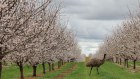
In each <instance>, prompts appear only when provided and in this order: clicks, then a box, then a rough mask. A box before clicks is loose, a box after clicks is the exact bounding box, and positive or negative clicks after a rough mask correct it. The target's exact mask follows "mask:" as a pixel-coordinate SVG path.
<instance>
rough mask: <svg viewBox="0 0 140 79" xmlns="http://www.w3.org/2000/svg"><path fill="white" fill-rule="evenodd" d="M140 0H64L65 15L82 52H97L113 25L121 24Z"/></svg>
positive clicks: (133, 10)
mask: <svg viewBox="0 0 140 79" xmlns="http://www.w3.org/2000/svg"><path fill="white" fill-rule="evenodd" d="M138 7H139V1H138V0H64V8H63V14H62V15H63V16H64V17H65V18H68V21H69V23H68V26H69V27H71V28H72V29H73V31H74V32H76V37H77V39H78V43H79V46H80V47H81V49H82V53H85V54H86V55H88V54H89V53H95V52H96V51H97V50H98V46H99V45H100V44H101V43H102V42H103V40H104V38H105V36H106V35H108V34H111V33H112V29H113V26H116V25H118V24H120V23H121V22H122V21H123V20H124V19H125V18H127V15H128V14H129V10H131V12H135V11H136V10H137V8H138Z"/></svg>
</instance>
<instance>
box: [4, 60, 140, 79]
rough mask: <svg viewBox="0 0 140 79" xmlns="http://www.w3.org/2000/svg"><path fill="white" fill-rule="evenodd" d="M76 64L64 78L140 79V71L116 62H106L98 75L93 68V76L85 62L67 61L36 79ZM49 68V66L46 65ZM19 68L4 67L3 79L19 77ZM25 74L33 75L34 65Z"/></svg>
mask: <svg viewBox="0 0 140 79" xmlns="http://www.w3.org/2000/svg"><path fill="white" fill-rule="evenodd" d="M74 64H76V69H75V70H74V71H72V72H71V73H70V74H68V75H65V77H64V79H140V71H139V72H132V71H130V70H129V69H127V68H122V67H120V66H118V65H116V64H114V63H111V62H106V63H105V64H104V65H102V66H101V67H100V68H99V72H100V74H99V75H98V74H97V72H96V69H95V68H94V69H93V70H92V74H91V76H89V70H90V68H87V67H86V66H85V63H83V62H80V63H67V64H65V65H64V66H62V67H61V68H60V69H56V70H55V71H53V72H48V71H47V73H46V75H44V76H43V77H37V78H36V79H52V78H54V77H56V76H58V75H59V74H62V72H64V71H67V70H68V69H70V68H71V67H72V66H73V65H74ZM46 67H47V70H48V66H47V65H46ZM37 74H42V66H41V65H39V66H38V69H37ZM19 75H20V74H19V68H18V67H17V66H14V65H12V66H10V67H7V68H4V69H3V72H2V79H19V78H20V77H19ZM24 75H25V76H26V77H27V76H29V77H31V76H32V67H29V66H25V67H24Z"/></svg>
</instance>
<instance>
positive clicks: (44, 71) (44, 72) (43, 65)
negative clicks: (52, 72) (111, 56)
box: [42, 62, 46, 74]
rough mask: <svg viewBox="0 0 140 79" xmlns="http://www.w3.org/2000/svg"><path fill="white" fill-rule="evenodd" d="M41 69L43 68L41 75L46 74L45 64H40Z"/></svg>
mask: <svg viewBox="0 0 140 79" xmlns="http://www.w3.org/2000/svg"><path fill="white" fill-rule="evenodd" d="M42 67H43V74H46V67H45V62H43V63H42Z"/></svg>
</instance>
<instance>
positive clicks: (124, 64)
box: [124, 59, 126, 67]
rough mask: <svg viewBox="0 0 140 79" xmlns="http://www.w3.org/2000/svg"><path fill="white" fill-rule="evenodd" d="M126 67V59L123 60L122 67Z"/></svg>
mask: <svg viewBox="0 0 140 79" xmlns="http://www.w3.org/2000/svg"><path fill="white" fill-rule="evenodd" d="M125 66H126V59H124V67H125Z"/></svg>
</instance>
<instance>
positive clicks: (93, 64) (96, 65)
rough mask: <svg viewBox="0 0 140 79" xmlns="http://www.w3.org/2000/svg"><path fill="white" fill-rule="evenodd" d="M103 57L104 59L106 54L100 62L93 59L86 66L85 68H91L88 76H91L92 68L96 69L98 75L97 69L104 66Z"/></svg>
mask: <svg viewBox="0 0 140 79" xmlns="http://www.w3.org/2000/svg"><path fill="white" fill-rule="evenodd" d="M105 57H106V54H104V57H103V59H102V60H101V59H96V58H93V59H91V60H90V61H89V62H88V63H87V64H86V66H87V67H91V69H90V73H89V75H91V71H92V68H93V67H96V69H97V73H98V74H99V72H98V68H99V67H100V66H101V65H102V64H104V62H105Z"/></svg>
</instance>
